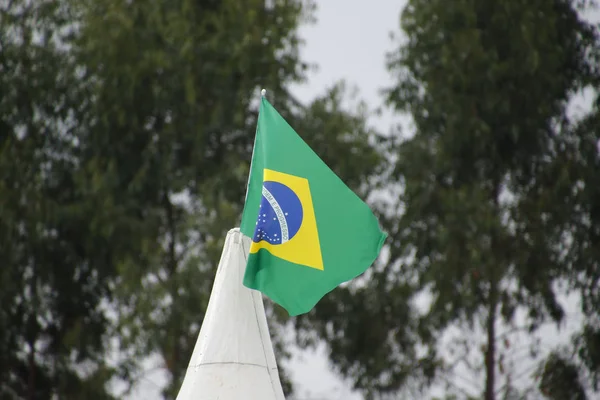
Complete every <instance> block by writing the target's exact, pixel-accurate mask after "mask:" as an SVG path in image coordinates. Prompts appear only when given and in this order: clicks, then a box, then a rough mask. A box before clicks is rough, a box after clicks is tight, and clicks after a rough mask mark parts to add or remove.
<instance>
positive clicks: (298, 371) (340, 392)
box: [128, 0, 578, 400]
mask: <svg viewBox="0 0 600 400" xmlns="http://www.w3.org/2000/svg"><path fill="white" fill-rule="evenodd" d="M404 4H405V1H404V0H400V1H392V0H377V1H364V0H326V1H320V2H319V4H318V9H317V13H316V17H317V22H316V23H315V24H312V25H307V26H303V27H302V28H301V30H300V34H301V36H302V37H303V38H304V40H305V41H306V43H305V45H304V47H303V49H302V58H303V60H304V61H306V62H309V63H311V64H316V65H317V67H318V69H317V70H316V71H312V72H311V73H310V74H309V80H308V83H307V84H304V85H296V86H293V87H292V92H293V93H294V94H295V95H296V96H298V98H299V99H300V100H301V101H302V102H304V103H308V102H309V101H310V100H312V99H313V98H315V97H316V96H318V95H320V94H322V93H323V92H324V90H325V88H327V87H329V86H331V85H333V84H334V83H335V82H337V81H339V80H342V79H343V80H345V81H347V83H348V84H349V85H353V86H356V87H357V88H358V89H359V96H360V98H361V99H362V100H365V101H366V102H367V104H368V105H369V107H370V108H376V107H380V106H382V103H383V101H382V96H381V94H380V90H381V89H382V88H384V87H387V86H389V85H391V84H392V81H391V78H390V75H389V74H388V72H387V70H386V69H385V54H386V53H387V52H388V51H390V50H392V49H394V48H395V47H396V45H397V44H395V43H393V42H392V40H391V38H390V33H391V32H394V33H395V34H399V33H400V31H399V16H400V11H401V9H402V8H403V6H404ZM267 89H268V88H267ZM267 96H268V94H267ZM370 122H371V123H372V124H373V125H374V126H375V127H377V128H378V129H379V130H380V131H382V132H388V131H389V130H390V129H392V126H393V125H394V124H396V123H398V122H400V123H402V125H404V126H406V125H407V124H406V122H407V121H405V120H402V119H399V118H398V117H397V116H396V117H394V116H392V115H391V113H390V112H389V111H388V112H384V113H383V115H382V116H380V117H374V118H372V119H371V121H370ZM564 301H565V302H566V305H567V307H566V308H567V312H569V313H572V312H576V311H577V308H578V300H577V299H576V298H568V299H567V298H564ZM577 325H578V323H577V321H572V322H570V326H564V327H562V329H561V334H560V335H558V334H557V333H558V332H557V331H556V329H554V328H548V329H542V330H541V331H540V332H539V335H538V336H539V337H540V338H541V340H542V342H543V343H542V344H544V343H545V344H546V345H545V346H542V347H546V348H550V346H549V345H550V344H554V343H556V338H557V337H558V336H561V337H563V338H565V337H566V336H568V333H569V332H572V331H573V330H574V329H575V328H577ZM501 331H502V330H501ZM455 335H456V332H454V333H453V332H449V334H448V335H447V337H446V338H444V341H445V340H446V339H450V338H451V337H456V336H455ZM477 336H478V333H477V332H475V333H473V338H474V342H473V346H474V347H475V345H476V344H478V342H479V340H478V337H477ZM523 340H525V338H523ZM516 341H517V343H518V342H521V340H520V339H519V338H518V337H516ZM523 344H525V343H523ZM293 354H294V357H293V359H292V361H291V362H290V363H289V364H288V365H286V366H287V367H288V370H289V371H290V372H291V376H292V379H293V381H294V383H295V385H296V394H295V396H294V398H295V399H298V400H361V399H362V397H361V396H359V395H358V394H355V393H354V394H353V393H352V392H351V391H350V389H349V387H350V385H349V383H348V382H344V381H342V380H341V379H340V378H339V377H338V376H337V375H336V374H335V373H333V372H332V371H331V368H330V366H329V365H328V361H327V358H326V356H325V353H324V350H323V349H322V348H321V349H320V350H319V351H317V352H313V351H299V350H297V351H293ZM190 356H191V354H190ZM156 366H157V367H158V365H156ZM518 366H519V365H517V367H518ZM149 367H150V368H152V366H151V365H150V366H149ZM522 375H523V377H525V379H529V378H527V376H526V375H524V374H522ZM478 380H479V379H478ZM164 381H165V377H164V372H163V371H161V369H160V368H159V369H156V370H154V372H152V373H149V374H147V375H146V376H145V378H143V379H142V380H141V381H140V384H139V385H138V386H137V387H136V389H135V390H134V391H133V393H132V394H131V396H129V397H128V399H129V400H142V399H143V400H154V399H160V396H159V393H160V388H161V387H162V385H163V384H164ZM473 390H476V389H473Z"/></svg>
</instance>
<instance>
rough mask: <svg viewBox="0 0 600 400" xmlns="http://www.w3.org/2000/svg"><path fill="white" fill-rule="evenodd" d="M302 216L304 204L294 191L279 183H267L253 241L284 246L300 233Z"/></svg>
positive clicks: (265, 183) (264, 184)
mask: <svg viewBox="0 0 600 400" xmlns="http://www.w3.org/2000/svg"><path fill="white" fill-rule="evenodd" d="M302 216H303V212H302V203H301V202H300V199H299V198H298V196H297V195H296V193H294V191H293V190H292V189H290V188H289V187H287V186H286V185H284V184H282V183H279V182H275V181H266V182H264V183H263V187H262V198H261V201H260V208H259V211H258V218H257V220H256V228H255V230H254V237H253V238H252V241H254V242H256V243H258V242H260V241H261V240H264V241H265V242H267V243H270V244H273V245H277V244H283V243H285V242H287V241H289V240H290V239H292V238H293V237H294V235H296V233H298V230H300V225H302Z"/></svg>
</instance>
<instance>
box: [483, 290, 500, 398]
mask: <svg viewBox="0 0 600 400" xmlns="http://www.w3.org/2000/svg"><path fill="white" fill-rule="evenodd" d="M497 289H498V288H497V282H496V280H495V279H494V278H492V279H491V280H490V298H489V301H490V304H489V313H488V319H487V324H486V325H487V326H486V330H487V350H486V353H485V378H486V380H485V400H495V398H496V394H495V387H496V310H497V308H498V301H497V297H498V296H497Z"/></svg>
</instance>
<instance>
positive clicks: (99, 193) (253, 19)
mask: <svg viewBox="0 0 600 400" xmlns="http://www.w3.org/2000/svg"><path fill="white" fill-rule="evenodd" d="M311 9H312V5H311V4H310V3H309V2H301V1H288V0H281V1H279V0H276V1H273V2H266V3H265V2H264V1H258V0H256V1H255V0H251V1H246V2H242V3H241V2H237V1H233V0H225V1H221V2H214V1H190V0H178V1H157V2H151V3H149V4H141V3H137V2H129V1H121V0H85V1H68V0H61V1H55V2H33V3H32V2H29V1H24V0H23V1H19V0H15V1H11V2H4V3H2V14H1V16H2V28H0V33H1V35H2V36H0V38H1V40H2V41H1V42H0V45H1V46H2V48H1V50H2V51H1V52H0V53H1V54H0V62H1V63H0V68H1V69H0V70H1V71H2V77H0V88H1V89H2V93H3V97H2V98H1V99H0V165H2V166H3V168H2V171H0V174H2V180H1V181H0V193H1V196H0V197H1V199H0V215H1V218H0V254H1V256H2V259H3V260H4V261H3V269H2V271H1V272H0V277H1V279H2V283H3V287H2V289H1V290H0V296H1V298H2V301H3V308H2V310H1V311H0V321H1V323H2V328H3V329H2V333H0V345H1V346H2V348H1V350H2V352H1V353H2V354H1V355H0V361H1V362H2V365H3V366H8V367H7V368H3V369H2V371H0V374H2V375H0V382H2V384H1V385H2V386H0V389H1V390H2V392H0V393H2V395H1V396H12V395H17V396H28V398H30V399H33V398H51V397H52V395H56V396H58V397H60V398H63V397H65V398H81V397H85V396H86V395H88V396H91V397H93V398H109V397H110V396H109V392H110V390H109V389H110V388H109V387H108V386H109V385H108V384H109V382H111V378H120V379H122V380H124V381H125V382H128V383H135V381H136V379H137V378H138V377H139V374H141V373H143V372H144V371H143V369H142V367H141V364H142V361H143V358H145V357H147V356H149V355H153V354H158V355H159V357H160V359H161V360H162V361H163V365H162V366H163V367H164V368H165V369H166V370H168V371H169V373H170V375H171V383H170V385H169V387H167V388H166V389H165V396H166V397H174V394H175V393H176V392H177V390H178V388H179V385H180V382H181V379H182V378H183V375H184V373H185V369H186V367H187V363H188V362H189V356H190V354H191V351H192V348H193V345H194V343H195V340H196V338H197V333H198V330H199V327H200V325H201V323H202V316H203V313H204V310H205V307H206V305H207V301H208V296H209V293H210V289H211V286H212V280H213V278H214V271H215V267H216V265H217V260H218V257H219V255H220V251H221V248H222V244H223V243H222V240H223V238H224V237H225V232H226V231H227V230H228V229H230V228H231V227H234V226H235V225H236V221H237V220H238V219H239V217H240V213H241V207H242V206H243V199H244V192H245V187H246V180H247V175H248V170H249V160H250V156H251V151H252V144H253V138H254V131H255V127H256V116H257V115H256V113H257V109H256V102H257V100H258V93H259V90H260V88H261V85H264V86H265V87H266V88H267V89H268V90H269V92H268V93H269V94H268V95H269V99H270V100H271V101H272V102H273V103H274V104H275V105H276V107H277V108H278V109H279V110H280V111H281V112H282V113H283V114H284V115H285V117H286V118H287V119H288V120H289V121H290V123H292V124H293V125H294V126H295V127H296V129H297V130H298V131H299V132H302V134H303V135H304V136H305V137H306V139H307V141H309V143H310V144H311V145H313V146H314V148H315V149H316V150H317V152H319V153H320V154H322V155H323V157H324V158H325V159H326V160H327V161H328V162H329V163H330V164H331V165H332V166H333V167H334V169H336V171H337V172H338V173H340V175H341V176H342V177H343V178H344V179H345V180H346V182H347V183H349V184H350V185H352V186H353V187H356V188H361V187H362V186H363V184H364V182H365V181H366V180H367V179H368V178H369V177H370V176H371V175H373V174H375V173H376V172H377V170H378V168H380V165H381V163H382V161H383V160H382V158H381V157H380V155H379V152H378V151H379V150H378V148H377V146H376V144H373V143H371V140H372V139H373V137H374V136H375V132H373V131H372V130H371V129H370V128H369V127H367V126H366V124H365V115H364V113H365V111H364V110H363V109H362V108H361V107H359V108H357V109H355V110H351V111H346V110H345V109H342V107H341V103H342V99H344V100H345V99H346V92H345V90H344V87H343V86H341V85H340V86H335V87H333V88H331V89H330V90H328V91H327V92H326V93H325V94H324V95H323V96H322V97H320V98H318V99H316V100H315V102H314V103H312V104H310V105H309V106H308V107H305V106H303V105H301V104H299V103H298V102H297V101H295V100H294V99H293V97H292V96H290V94H289V93H288V89H287V85H288V84H289V83H291V82H294V81H299V80H301V79H302V78H303V71H304V68H305V67H304V64H303V63H302V62H301V61H300V60H299V57H298V44H299V39H298V37H297V33H296V31H297V26H298V24H299V23H300V21H301V20H302V18H304V17H305V16H306V15H310V12H311ZM5 93H6V95H5ZM350 153H352V154H354V157H355V158H354V159H355V160H356V161H357V163H350V162H347V161H346V160H347V157H346V155H347V154H350ZM269 309H270V312H272V313H273V314H274V315H275V316H279V314H280V312H279V310H278V309H277V308H273V307H269ZM282 321H283V319H282ZM277 331H278V324H277V320H274V323H273V332H274V333H276V332H277ZM83 332H85V333H83ZM115 339H116V341H117V346H116V348H115V346H114V340H115ZM276 339H277V340H276V345H277V348H278V350H280V351H279V352H278V355H279V356H280V357H282V356H285V351H284V350H283V346H282V344H283V342H282V338H276ZM115 354H117V355H118V357H117V359H116V360H113V359H114V358H115V357H114V355H115ZM108 360H110V362H109V361H108ZM83 365H85V367H86V369H85V373H84V372H82V371H84V369H83V368H84V367H83ZM289 389H290V388H289V387H288V390H289ZM118 395H119V396H121V395H123V393H119V394H118Z"/></svg>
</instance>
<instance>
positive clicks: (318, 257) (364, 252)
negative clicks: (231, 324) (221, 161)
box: [240, 96, 386, 316]
mask: <svg viewBox="0 0 600 400" xmlns="http://www.w3.org/2000/svg"><path fill="white" fill-rule="evenodd" d="M240 229H241V231H242V233H243V234H244V235H246V236H248V237H250V238H252V242H251V245H250V249H249V255H248V264H247V266H246V272H245V274H244V285H245V286H247V287H249V288H251V289H256V290H259V291H261V292H263V293H264V294H265V295H267V296H268V297H269V298H271V300H273V301H275V302H276V303H278V304H279V305H281V306H282V307H283V308H285V309H286V310H287V311H288V313H289V314H290V315H292V316H294V315H298V314H303V313H306V312H308V311H310V310H311V309H312V308H313V307H314V306H315V304H316V303H317V302H318V301H319V300H320V299H321V298H322V297H323V296H325V295H326V294H327V293H329V292H330V291H331V290H333V289H334V288H335V287H336V286H338V285H339V284H340V283H342V282H345V281H348V280H350V279H353V278H355V277H357V276H358V275H360V274H362V273H363V272H364V271H365V270H366V269H367V268H369V266H370V265H371V264H372V263H373V261H374V260H375V258H377V255H378V254H379V251H380V250H381V247H382V245H383V243H384V241H385V238H386V234H385V233H383V232H382V231H381V230H380V228H379V223H378V221H377V219H376V218H375V216H374V215H373V213H372V212H371V210H370V209H369V207H368V206H367V205H366V204H365V203H364V202H363V201H362V200H361V199H360V198H358V196H356V194H354V192H352V190H350V189H349V188H348V187H347V186H346V185H345V184H344V183H343V182H342V181H341V179H340V178H338V177H337V176H336V175H335V174H334V173H333V171H331V169H329V167H327V165H326V164H325V163H324V162H323V161H322V160H321V159H320V158H319V157H318V156H317V155H316V154H315V153H314V152H313V151H312V149H311V148H310V147H309V146H308V145H307V144H306V143H305V142H304V141H303V140H302V139H301V138H300V136H298V134H297V133H296V132H295V131H294V129H293V128H292V127H291V126H290V125H288V123H287V122H286V121H285V120H284V119H283V117H281V115H279V113H278V112H277V110H275V109H274V108H273V106H272V105H271V104H270V103H269V102H268V101H267V99H265V97H264V96H263V97H262V100H261V105H260V114H259V118H258V127H257V131H256V139H255V143H254V154H253V155H252V164H251V166H250V178H249V182H248V192H247V195H246V204H245V206H244V212H243V216H242V223H241V228H240Z"/></svg>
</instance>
